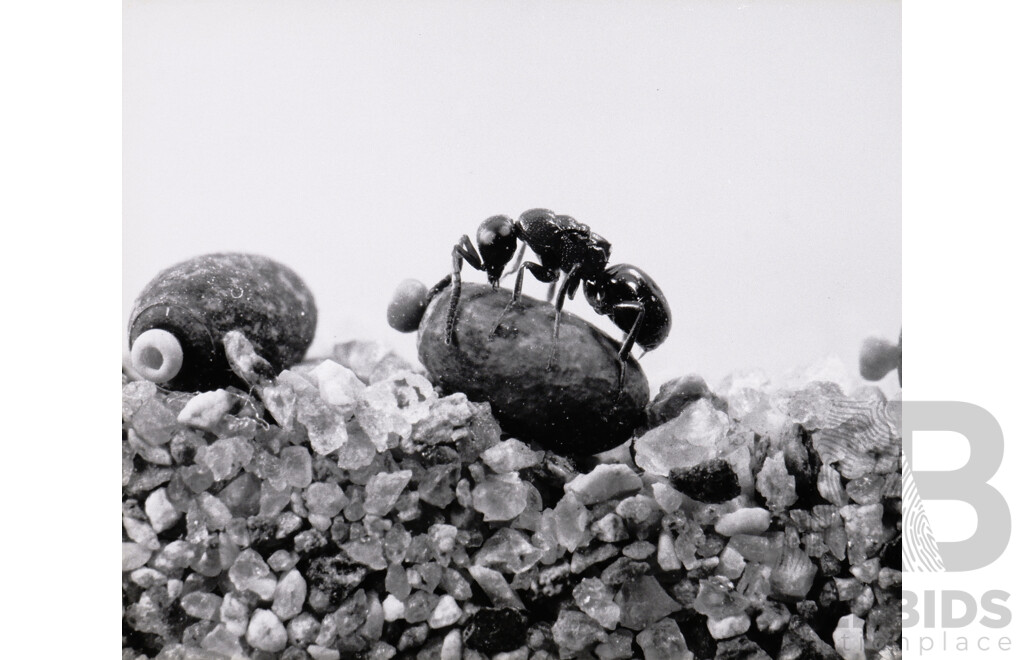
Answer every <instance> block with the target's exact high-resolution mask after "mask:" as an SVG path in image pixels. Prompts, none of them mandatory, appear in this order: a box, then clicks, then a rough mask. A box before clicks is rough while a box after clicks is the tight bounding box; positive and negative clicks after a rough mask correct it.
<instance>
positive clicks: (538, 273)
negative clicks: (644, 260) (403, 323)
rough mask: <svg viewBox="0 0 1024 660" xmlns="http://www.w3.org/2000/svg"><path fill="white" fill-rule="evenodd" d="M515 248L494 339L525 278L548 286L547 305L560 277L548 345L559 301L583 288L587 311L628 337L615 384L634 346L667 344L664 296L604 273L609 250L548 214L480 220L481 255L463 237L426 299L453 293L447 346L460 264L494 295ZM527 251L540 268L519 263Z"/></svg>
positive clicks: (628, 277)
mask: <svg viewBox="0 0 1024 660" xmlns="http://www.w3.org/2000/svg"><path fill="white" fill-rule="evenodd" d="M518 241H522V242H523V245H522V246H521V249H520V251H519V255H518V257H517V260H516V264H515V265H514V266H513V268H512V270H510V271H509V274H511V273H512V271H515V272H516V281H515V286H514V288H513V290H512V300H511V301H509V303H508V305H507V306H506V307H505V309H504V310H503V311H502V313H501V315H500V316H499V317H498V320H497V322H496V323H495V325H494V330H492V334H493V333H494V331H496V330H497V329H498V327H499V325H500V324H501V320H502V318H504V316H505V314H506V313H507V312H508V311H509V310H510V309H512V308H513V307H514V306H515V305H517V304H519V301H520V298H521V297H522V290H523V276H524V273H525V272H526V271H527V270H529V271H530V272H531V273H533V275H534V277H536V278H537V279H538V280H540V281H541V282H546V283H550V284H551V290H550V291H549V294H548V299H549V300H550V299H551V297H552V294H553V292H554V288H555V285H556V283H557V282H558V278H559V275H561V274H562V273H565V277H564V278H563V279H562V282H561V285H560V286H558V291H557V295H554V299H555V324H554V328H553V330H552V338H553V340H555V341H557V340H558V327H559V323H560V321H561V313H562V307H563V306H564V305H565V298H566V296H568V297H569V298H570V299H572V298H574V297H575V295H576V292H577V290H578V288H579V285H580V283H581V282H582V283H583V290H584V295H585V296H586V298H587V302H589V303H590V305H591V307H593V308H594V310H595V311H596V312H597V313H598V314H602V315H605V316H608V317H609V318H611V320H612V322H614V323H615V325H617V326H618V327H619V328H621V329H622V330H623V331H624V332H626V337H625V339H624V340H623V342H622V347H621V348H620V349H619V353H618V358H619V362H620V364H621V368H622V372H620V382H621V376H622V375H623V373H624V370H625V360H626V357H627V356H628V355H629V352H630V350H631V349H632V348H633V344H634V343H636V344H639V345H640V347H641V348H643V349H644V352H645V353H646V352H647V351H650V350H652V349H654V348H656V347H658V346H660V345H661V343H662V342H664V341H665V338H666V337H667V336H668V332H669V329H670V328H671V327H672V314H671V312H670V311H669V307H668V301H667V300H666V299H665V294H663V293H662V292H661V289H659V288H658V285H657V284H655V283H654V280H652V279H651V278H650V276H648V275H647V274H646V273H645V272H643V271H642V270H640V269H639V268H637V267H636V266H631V265H629V264H618V265H615V266H611V267H608V258H609V256H610V254H611V243H609V242H608V241H607V240H606V239H604V238H603V237H602V236H600V235H598V234H596V233H594V232H592V231H591V230H590V227H588V226H587V225H585V224H583V223H581V222H577V221H576V220H575V219H574V218H572V217H570V216H567V215H556V214H555V213H554V212H553V211H549V210H547V209H531V210H529V211H526V212H525V213H523V214H522V215H521V216H519V219H518V220H516V221H515V222H513V221H512V219H511V218H509V217H508V216H504V215H495V216H492V217H490V218H487V219H486V220H484V221H483V222H482V223H481V224H480V227H479V228H478V229H477V232H476V242H477V245H478V246H479V252H478V251H477V250H476V248H474V247H473V243H472V242H471V241H470V239H469V236H466V235H463V236H462V238H460V239H459V241H458V242H457V243H456V244H455V246H454V247H453V248H452V274H451V275H450V276H447V277H445V278H444V279H442V280H441V281H440V282H438V283H437V285H435V286H434V287H433V289H432V290H431V292H430V297H433V295H435V294H436V293H438V292H440V291H441V290H442V289H444V287H446V286H448V284H449V283H451V285H452V295H451V300H450V302H449V305H448V316H447V318H446V321H445V343H446V344H451V343H452V337H453V335H454V330H455V318H456V314H457V312H458V306H459V297H460V295H461V293H462V275H461V273H462V264H463V262H466V263H468V264H469V265H470V266H472V267H473V268H475V269H477V270H482V271H484V272H486V273H487V280H488V282H490V284H491V286H492V287H493V288H494V289H497V288H498V284H499V282H500V280H501V278H502V272H503V271H504V269H505V266H506V265H507V264H508V262H509V261H510V260H511V259H512V255H513V253H514V252H515V251H516V245H517V243H518ZM527 246H529V247H530V249H532V250H533V252H534V253H535V254H536V255H537V257H538V259H539V260H540V263H535V262H532V261H525V262H524V261H523V252H524V251H525V249H526V247H527ZM549 366H550V361H549Z"/></svg>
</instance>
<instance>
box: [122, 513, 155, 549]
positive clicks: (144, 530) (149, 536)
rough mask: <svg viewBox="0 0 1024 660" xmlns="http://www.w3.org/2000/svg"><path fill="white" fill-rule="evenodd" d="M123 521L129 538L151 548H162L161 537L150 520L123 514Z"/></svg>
mask: <svg viewBox="0 0 1024 660" xmlns="http://www.w3.org/2000/svg"><path fill="white" fill-rule="evenodd" d="M121 521H122V524H123V525H124V531H125V533H126V534H128V538H130V539H131V540H133V541H135V542H136V543H138V544H139V545H141V546H142V547H144V548H147V549H149V550H159V549H160V539H158V538H157V537H156V532H155V531H153V527H152V525H150V524H149V523H148V522H146V521H144V520H139V519H138V518H133V517H131V516H128V515H124V516H121Z"/></svg>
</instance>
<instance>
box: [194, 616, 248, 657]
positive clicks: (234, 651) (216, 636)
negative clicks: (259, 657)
mask: <svg viewBox="0 0 1024 660" xmlns="http://www.w3.org/2000/svg"><path fill="white" fill-rule="evenodd" d="M238 637H239V635H237V634H235V633H234V632H232V631H231V630H229V629H228V627H227V626H225V625H224V624H223V623H218V624H217V625H216V626H215V627H214V629H213V630H211V631H210V632H209V633H208V634H207V635H206V637H204V638H203V641H202V642H200V644H199V646H200V647H202V648H203V649H204V650H206V651H210V652H211V653H218V654H220V655H222V656H227V657H229V658H240V657H242V656H243V654H242V644H241V642H240V641H239V640H238Z"/></svg>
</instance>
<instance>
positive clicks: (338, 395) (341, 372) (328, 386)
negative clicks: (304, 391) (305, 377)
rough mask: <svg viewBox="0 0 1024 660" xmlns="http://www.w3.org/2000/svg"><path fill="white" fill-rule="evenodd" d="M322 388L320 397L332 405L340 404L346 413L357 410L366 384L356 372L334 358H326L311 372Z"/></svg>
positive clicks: (311, 375) (349, 413)
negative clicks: (356, 407)
mask: <svg viewBox="0 0 1024 660" xmlns="http://www.w3.org/2000/svg"><path fill="white" fill-rule="evenodd" d="M309 375H310V377H311V378H312V379H313V381H314V382H315V383H316V384H317V386H319V388H320V397H321V398H322V399H323V400H324V401H326V402H327V403H329V404H331V405H332V406H340V407H341V408H342V409H343V410H344V411H345V413H346V414H348V415H351V414H352V413H353V412H354V411H355V406H356V402H357V401H358V400H359V398H360V397H361V396H362V395H363V391H364V390H365V389H366V385H365V384H364V383H363V381H361V380H359V376H356V374H355V372H353V371H352V370H351V369H349V368H347V367H343V366H341V365H340V364H338V363H337V362H335V361H333V360H324V361H323V362H321V363H320V364H319V365H318V366H317V367H316V368H315V369H313V370H312V371H310V372H309Z"/></svg>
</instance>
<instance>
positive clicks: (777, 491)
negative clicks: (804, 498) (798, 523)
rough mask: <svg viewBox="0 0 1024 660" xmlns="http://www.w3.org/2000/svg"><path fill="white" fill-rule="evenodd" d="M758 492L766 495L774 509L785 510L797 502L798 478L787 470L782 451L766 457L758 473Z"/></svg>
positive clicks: (769, 504) (766, 499) (767, 500)
mask: <svg viewBox="0 0 1024 660" xmlns="http://www.w3.org/2000/svg"><path fill="white" fill-rule="evenodd" d="M757 492H759V493H761V494H762V495H764V498H765V501H766V502H768V506H769V507H771V509H772V511H784V510H786V509H788V508H789V507H790V506H792V505H793V504H794V503H795V502H796V500H797V495H796V478H795V477H793V475H791V474H789V472H788V471H787V470H786V459H785V458H784V457H783V455H782V451H777V452H775V454H773V455H772V456H770V457H768V458H766V459H765V461H764V465H763V467H762V468H761V471H760V472H758V473H757Z"/></svg>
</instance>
